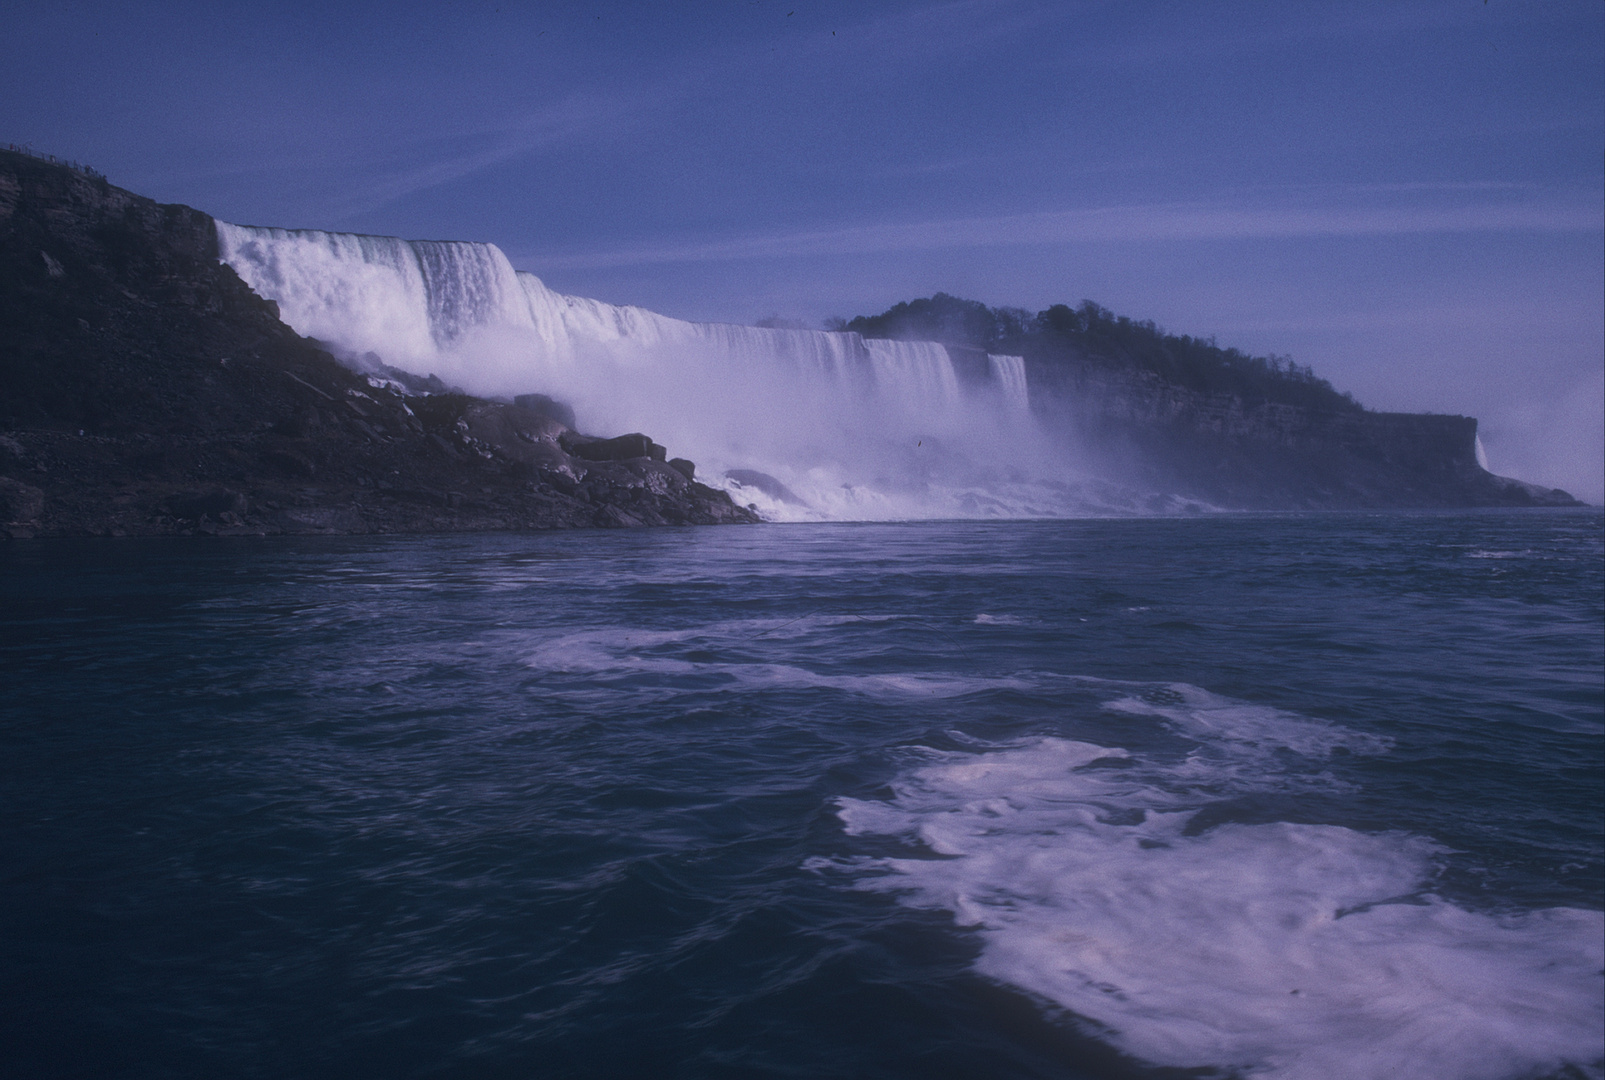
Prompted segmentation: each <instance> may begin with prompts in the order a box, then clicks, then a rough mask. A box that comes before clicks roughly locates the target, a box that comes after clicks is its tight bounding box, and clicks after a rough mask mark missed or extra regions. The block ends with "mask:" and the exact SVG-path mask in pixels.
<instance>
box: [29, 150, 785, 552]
mask: <svg viewBox="0 0 1605 1080" xmlns="http://www.w3.org/2000/svg"><path fill="white" fill-rule="evenodd" d="M396 374H399V373H396ZM565 419H566V420H567V421H568V422H567V423H565V422H564V421H565ZM571 425H572V416H568V417H564V416H563V415H562V409H561V407H560V406H558V405H557V404H556V403H553V402H549V401H546V400H545V399H538V398H531V399H529V400H525V399H520V401H519V402H517V403H507V402H494V401H486V400H482V399H478V398H473V397H469V396H467V395H463V394H457V393H450V392H445V388H443V387H436V388H431V389H423V388H419V387H417V386H408V385H407V384H406V383H405V382H403V381H401V380H400V379H397V378H389V377H385V376H383V375H379V376H376V375H364V374H360V373H358V372H355V371H352V370H350V369H349V368H347V367H345V366H343V365H341V364H340V363H339V362H338V361H336V360H335V358H334V357H333V356H331V355H330V354H329V353H328V352H327V351H325V350H324V349H322V348H320V347H319V346H318V345H317V343H316V342H313V341H311V340H309V339H306V338H303V337H301V336H299V335H297V334H296V333H295V332H294V331H293V330H291V329H290V328H289V327H288V326H286V325H285V324H284V323H283V322H281V321H280V320H279V318H278V312H277V308H276V307H275V306H274V305H273V304H272V303H271V302H270V301H266V300H263V299H262V298H260V297H258V296H257V295H256V294H255V293H253V292H252V291H251V290H250V289H249V288H248V287H247V286H246V285H245V284H244V283H243V282H242V281H240V279H239V278H238V276H237V275H235V273H234V271H233V270H232V269H230V268H229V267H227V266H224V265H222V264H220V263H219V262H218V261H217V241H216V234H215V230H214V227H213V225H212V220H211V218H210V217H208V216H207V215H205V214H202V213H200V212H199V211H196V210H192V209H190V208H188V207H182V206H163V205H159V204H157V203H155V202H153V201H152V200H149V199H145V198H142V197H141V196H138V195H134V194H132V193H130V192H127V191H124V190H122V189H120V188H116V187H113V186H112V185H110V184H108V183H107V182H106V181H105V179H104V178H103V177H99V176H97V175H94V174H86V173H84V172H81V171H78V170H74V169H71V168H68V167H66V166H63V165H58V164H52V163H48V162H42V161H39V160H37V159H34V158H31V157H27V156H24V155H22V154H17V153H12V152H9V151H0V535H4V536H8V537H13V538H25V537H44V536H170V535H215V536H236V535H246V536H271V535H281V534H347V533H420V532H477V531H485V530H526V529H554V528H623V527H632V526H648V525H704V524H736V523H750V522H756V521H758V520H759V518H758V515H757V514H756V513H755V512H754V511H753V510H751V509H749V508H746V507H742V506H738V505H736V504H735V503H734V502H732V501H731V499H730V497H729V495H728V494H726V493H725V492H723V491H720V490H716V489H714V488H710V487H708V486H706V485H703V484H700V483H697V482H696V480H695V479H694V475H695V470H694V466H692V464H691V463H690V462H688V461H684V460H680V459H676V460H674V461H669V460H668V459H667V453H666V451H664V449H663V448H662V447H659V446H657V444H655V443H653V442H652V441H651V440H650V439H648V438H647V437H646V436H644V435H640V434H632V435H628V436H620V437H617V438H614V439H601V438H597V437H595V436H590V435H585V434H582V433H580V432H577V431H575V430H573V428H572V426H571Z"/></svg>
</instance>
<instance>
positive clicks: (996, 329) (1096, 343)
mask: <svg viewBox="0 0 1605 1080" xmlns="http://www.w3.org/2000/svg"><path fill="white" fill-rule="evenodd" d="M828 328H829V329H832V330H854V331H857V332H858V333H860V334H862V335H863V336H864V337H866V338H895V339H900V340H908V341H939V342H941V343H942V344H944V345H962V346H968V347H970V348H976V349H985V350H986V351H987V352H990V353H1006V354H1011V355H1018V356H1024V357H1026V358H1027V359H1028V360H1033V361H1036V362H1039V363H1046V364H1055V365H1057V364H1067V363H1075V362H1087V361H1090V362H1092V363H1097V364H1103V365H1108V366H1114V367H1125V368H1136V369H1139V370H1144V371H1151V372H1153V373H1154V374H1155V375H1158V376H1159V377H1160V378H1161V379H1163V380H1165V381H1166V382H1169V383H1172V384H1174V385H1177V386H1182V387H1186V388H1187V389H1190V390H1196V391H1200V392H1202V393H1206V394H1233V395H1236V396H1237V397H1240V398H1242V399H1243V400H1244V401H1245V402H1251V403H1253V402H1262V401H1272V402H1278V403H1282V404H1287V405H1299V406H1303V407H1305V408H1311V409H1319V410H1326V411H1360V410H1361V408H1362V407H1361V405H1360V403H1359V402H1357V401H1355V400H1354V398H1353V397H1352V396H1351V395H1349V394H1346V393H1339V392H1338V391H1337V390H1336V389H1334V388H1333V386H1332V384H1331V383H1329V382H1327V381H1326V380H1325V379H1322V378H1320V377H1318V376H1317V375H1316V374H1315V372H1313V371H1312V370H1310V369H1309V368H1308V367H1304V366H1300V365H1299V364H1296V363H1294V362H1293V360H1292V358H1291V357H1287V356H1276V355H1271V356H1250V355H1248V354H1246V353H1243V352H1240V351H1238V350H1237V349H1230V348H1228V349H1223V348H1221V347H1220V346H1219V345H1217V344H1215V340H1214V339H1213V338H1195V337H1190V336H1188V335H1185V334H1182V335H1176V334H1168V333H1166V332H1165V331H1164V330H1163V329H1161V328H1160V327H1158V326H1156V325H1154V323H1153V322H1152V321H1151V320H1143V321H1137V320H1134V319H1131V318H1128V317H1127V316H1125V315H1116V314H1115V313H1114V312H1112V311H1110V310H1109V309H1108V308H1105V307H1101V306H1099V305H1098V304H1095V303H1093V302H1092V301H1091V300H1083V301H1082V302H1081V306H1080V307H1075V308H1072V307H1070V306H1068V305H1066V304H1054V305H1053V306H1052V307H1050V308H1048V309H1047V310H1046V311H1039V312H1037V313H1036V314H1032V313H1031V312H1029V311H1027V310H1025V309H1024V308H1012V307H996V308H994V307H988V306H987V305H985V304H983V303H981V302H980V301H978V300H964V299H961V298H959V297H957V296H949V295H948V294H947V293H937V294H936V295H935V296H932V297H930V298H928V299H921V300H909V301H905V302H903V303H899V304H896V305H894V306H892V307H891V308H888V309H887V310H886V311H883V312H882V313H881V314H879V315H860V316H858V317H857V318H854V319H833V320H831V321H830V323H829V324H828Z"/></svg>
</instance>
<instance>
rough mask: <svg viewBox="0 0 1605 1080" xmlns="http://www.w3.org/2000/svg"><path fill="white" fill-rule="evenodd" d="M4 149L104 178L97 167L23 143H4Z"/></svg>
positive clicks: (98, 178)
mask: <svg viewBox="0 0 1605 1080" xmlns="http://www.w3.org/2000/svg"><path fill="white" fill-rule="evenodd" d="M6 149H7V150H10V151H11V152H12V153H15V154H25V155H27V156H28V157H31V158H36V159H37V160H39V161H48V162H50V164H52V165H65V166H66V167H67V168H69V169H72V170H74V171H76V172H81V173H83V174H84V175H85V176H92V177H94V178H95V179H96V180H104V179H106V174H105V173H103V172H101V171H99V170H98V169H92V168H90V167H89V166H88V165H85V164H84V163H83V162H80V161H68V160H67V159H66V158H59V157H57V156H56V155H55V154H46V153H43V152H41V151H39V150H35V149H34V148H33V147H31V146H28V145H27V144H25V143H6Z"/></svg>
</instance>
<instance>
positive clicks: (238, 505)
mask: <svg viewBox="0 0 1605 1080" xmlns="http://www.w3.org/2000/svg"><path fill="white" fill-rule="evenodd" d="M245 509H246V500H245V496H244V495H241V494H240V493H239V492H237V491H229V490H228V489H227V488H213V489H212V490H210V491H190V492H182V493H180V494H177V495H173V496H171V497H169V498H168V500H167V512H168V513H170V514H172V515H173V516H174V517H175V518H181V519H186V520H190V521H199V520H200V519H201V518H208V517H209V518H216V519H218V520H221V519H222V516H223V515H224V514H235V515H238V514H243V513H245Z"/></svg>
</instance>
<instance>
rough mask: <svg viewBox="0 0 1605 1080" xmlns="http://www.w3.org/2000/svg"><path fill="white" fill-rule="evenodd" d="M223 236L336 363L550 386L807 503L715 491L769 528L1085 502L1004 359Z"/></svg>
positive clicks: (390, 243) (397, 255)
mask: <svg viewBox="0 0 1605 1080" xmlns="http://www.w3.org/2000/svg"><path fill="white" fill-rule="evenodd" d="M217 236H218V246H219V252H220V255H221V258H222V260H223V261H224V262H226V263H227V264H228V265H229V266H231V267H233V268H234V270H235V271H236V272H237V273H238V274H239V275H240V277H241V278H242V279H243V280H244V281H245V282H246V283H247V284H248V285H250V286H251V288H253V289H255V290H256V291H257V292H258V293H259V294H261V295H262V296H264V297H268V298H270V299H272V300H274V301H276V302H277V303H278V305H279V310H280V312H281V314H282V317H283V318H284V321H285V322H287V323H288V324H289V325H290V326H292V327H294V328H295V329H296V330H297V331H298V332H300V333H302V334H305V335H307V336H309V337H314V338H317V339H319V340H320V341H323V342H325V343H326V344H327V345H328V346H329V347H330V348H331V349H332V350H334V351H335V352H336V353H337V354H338V355H340V356H341V357H342V359H344V360H346V361H347V362H349V363H352V364H354V365H357V366H359V367H360V366H362V365H363V364H369V365H372V364H373V363H374V362H375V361H376V360H377V361H382V362H383V363H385V364H388V365H391V366H394V367H397V368H401V369H403V370H405V371H410V372H415V373H417V374H419V375H430V374H434V375H438V376H440V378H442V379H443V380H445V381H446V382H447V383H450V384H454V385H457V386H461V387H462V388H463V389H465V390H468V391H470V392H472V393H476V394H482V395H487V396H493V397H508V396H511V395H514V394H521V393H528V392H539V393H547V394H551V395H553V396H555V397H558V398H561V399H563V400H565V401H568V402H569V403H571V404H572V405H573V406H574V408H575V410H576V414H577V416H578V418H579V422H580V424H581V425H582V427H584V428H585V429H587V430H590V431H595V432H597V433H600V434H609V435H611V434H618V433H620V432H624V431H631V430H640V431H646V432H648V433H650V434H651V435H652V436H653V437H654V438H655V439H657V440H658V441H659V442H662V443H664V444H666V445H667V446H669V448H670V450H671V451H672V452H674V453H675V454H679V455H683V456H686V457H690V458H692V459H694V460H696V461H697V463H698V466H699V468H698V477H699V478H702V477H704V476H706V477H708V478H709V480H710V481H712V482H716V483H717V482H720V480H721V478H722V477H724V475H725V472H726V471H727V470H731V469H735V470H741V469H752V470H758V471H761V472H766V473H770V474H772V475H773V476H775V477H777V478H779V479H780V480H781V481H782V482H783V483H784V484H785V485H786V486H787V487H788V488H790V489H791V490H792V491H793V492H795V493H796V494H797V495H798V496H799V497H800V498H802V499H803V500H804V501H805V502H806V503H807V507H806V508H804V509H799V508H798V507H797V506H796V505H795V504H786V505H780V504H771V503H767V502H766V501H765V499H766V496H764V495H763V494H762V493H761V492H755V491H753V490H752V489H750V488H743V487H741V486H740V485H739V484H736V483H735V482H733V481H730V482H727V483H726V486H727V487H730V489H731V491H732V494H733V495H734V496H735V497H736V498H738V499H739V500H740V501H742V502H749V501H752V502H756V503H757V504H758V505H759V507H760V509H762V510H763V511H764V512H766V513H769V514H771V515H772V516H777V517H814V518H882V519H884V518H899V517H933V516H954V517H985V516H1042V515H1056V514H1062V513H1075V512H1081V511H1083V510H1086V509H1089V505H1088V503H1087V502H1086V500H1085V499H1082V498H1081V496H1080V495H1077V494H1075V492H1073V491H1072V487H1073V485H1069V484H1067V483H1066V482H1065V477H1066V475H1068V474H1070V473H1073V470H1067V467H1066V465H1065V463H1064V462H1062V461H1060V462H1052V461H1048V460H1047V459H1048V457H1049V456H1050V455H1051V454H1053V453H1055V452H1057V451H1054V450H1052V449H1051V448H1049V447H1048V446H1047V444H1046V442H1045V440H1043V439H1042V438H1041V437H1040V435H1039V434H1038V433H1037V431H1036V429H1035V427H1034V425H1033V424H1032V423H1030V422H1029V419H1028V417H1027V422H1022V418H1021V412H1022V411H1025V410H1026V406H1027V404H1028V400H1029V398H1028V392H1027V386H1026V372H1025V364H1024V362H1023V361H1022V360H1021V358H1020V357H1017V356H989V357H987V360H986V368H985V369H979V370H972V369H971V368H969V367H966V368H965V369H963V371H960V370H958V369H956V368H955V364H954V361H953V358H952V357H951V356H950V355H949V353H948V350H947V349H946V348H944V347H943V346H941V345H938V344H935V343H932V342H920V341H885V340H878V339H871V340H867V341H866V340H865V339H864V338H862V337H860V336H859V335H858V334H855V333H834V332H827V331H822V330H781V329H768V328H763V327H753V326H733V325H728V324H722V323H694V322H686V321H683V320H680V319H671V318H668V317H666V316H663V315H659V314H657V313H655V312H651V311H647V310H645V309H644V308H638V307H626V306H617V305H613V304H606V303H602V302H601V301H597V300H588V299H585V298H583V297H577V296H566V295H564V294H562V293H558V292H554V291H552V290H551V289H548V288H547V287H546V285H545V284H544V283H543V282H541V280H540V279H539V278H537V277H535V276H534V275H533V274H528V273H523V272H520V271H516V270H514V269H513V267H512V264H511V263H509V262H508V261H507V257H506V256H505V255H503V254H502V252H501V251H500V250H499V249H498V248H496V247H495V246H494V245H491V244H474V243H454V242H439V241H408V240H399V239H396V238H393V237H384V236H357V235H351V234H345V233H329V232H320V231H316V230H308V229H266V228H251V227H246V226H241V225H230V224H227V223H225V222H218V223H217ZM1033 476H1034V477H1035V479H1033ZM1077 490H1079V489H1077ZM1067 492H1069V494H1067ZM1090 508H1091V509H1093V510H1103V509H1105V508H1106V507H1104V506H1102V505H1093V506H1090Z"/></svg>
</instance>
